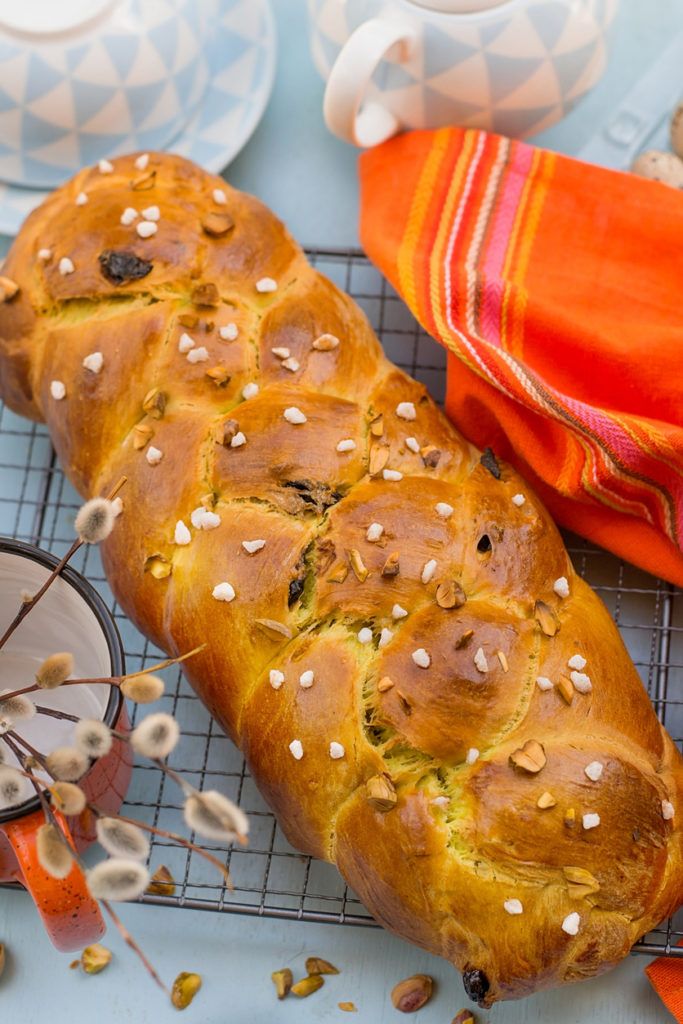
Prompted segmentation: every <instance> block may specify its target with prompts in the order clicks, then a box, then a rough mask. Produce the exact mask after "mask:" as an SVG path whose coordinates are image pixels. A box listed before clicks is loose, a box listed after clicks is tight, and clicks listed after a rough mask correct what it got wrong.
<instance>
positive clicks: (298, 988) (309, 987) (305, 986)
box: [290, 974, 325, 999]
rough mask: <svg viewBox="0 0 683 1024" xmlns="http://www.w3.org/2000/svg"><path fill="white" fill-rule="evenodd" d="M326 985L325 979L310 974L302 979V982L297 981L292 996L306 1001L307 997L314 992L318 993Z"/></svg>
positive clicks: (293, 986) (292, 989)
mask: <svg viewBox="0 0 683 1024" xmlns="http://www.w3.org/2000/svg"><path fill="white" fill-rule="evenodd" d="M324 984H325V979H324V978H322V977H321V976H320V975H319V974H309V975H308V977H307V978H302V979H301V981H297V982H296V984H295V985H292V987H291V989H290V992H291V993H292V995H295V996H299V997H300V998H301V999H305V998H306V996H310V995H312V993H313V992H317V991H318V989H319V988H322V987H323V985H324Z"/></svg>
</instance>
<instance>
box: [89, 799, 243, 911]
mask: <svg viewBox="0 0 683 1024" xmlns="http://www.w3.org/2000/svg"><path fill="white" fill-rule="evenodd" d="M88 807H90V808H91V810H93V811H95V812H96V813H101V811H100V810H99V808H98V807H97V806H96V805H94V804H88ZM112 817H114V818H116V819H117V820H118V821H125V822H127V823H128V824H129V825H137V827H138V828H141V829H143V831H145V832H151V833H152V835H155V836H161V837H162V838H163V839H172V840H173V841H174V842H176V843H179V844H180V845H181V846H184V847H185V849H187V850H192V851H193V852H194V853H198V854H200V856H202V857H204V858H205V859H206V860H207V861H209V863H210V864H213V866H214V867H215V868H217V869H218V871H220V873H221V874H222V875H223V878H224V879H225V882H226V885H227V886H228V889H230V891H231V892H232V890H233V884H232V879H231V878H230V872H229V871H228V869H227V868H226V866H225V864H222V863H221V861H219V860H218V858H217V857H214V856H213V854H211V853H209V852H208V851H207V850H203V849H202V848H201V846H197V845H196V844H195V843H192V842H190V840H189V839H185V838H184V837H183V836H181V835H178V834H177V833H176V832H167V831H166V829H164V828H156V826H154V825H148V824H147V822H146V821H138V820H137V819H136V818H128V817H126V815H125V814H114V815H112Z"/></svg>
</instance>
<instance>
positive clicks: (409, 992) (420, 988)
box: [391, 974, 434, 1013]
mask: <svg viewBox="0 0 683 1024" xmlns="http://www.w3.org/2000/svg"><path fill="white" fill-rule="evenodd" d="M433 989H434V979H433V978H430V976H429V975H428V974H413V976H412V977H411V978H404V979H403V981H399V983H398V985H394V987H393V988H392V990H391V1001H392V1003H393V1004H394V1006H395V1007H396V1009H397V1010H400V1011H401V1013H415V1011H416V1010H420V1009H421V1008H422V1007H423V1006H424V1005H425V1003H428V1002H429V1000H430V999H431V997H432V991H433Z"/></svg>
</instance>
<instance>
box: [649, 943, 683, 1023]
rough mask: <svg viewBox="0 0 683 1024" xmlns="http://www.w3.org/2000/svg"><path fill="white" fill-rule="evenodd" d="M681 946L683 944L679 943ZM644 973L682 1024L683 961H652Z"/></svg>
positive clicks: (661, 958) (658, 958) (660, 958)
mask: <svg viewBox="0 0 683 1024" xmlns="http://www.w3.org/2000/svg"><path fill="white" fill-rule="evenodd" d="M679 945H682V946H683V942H681V943H679ZM645 973H646V974H647V976H648V978H649V979H650V984H651V985H652V987H653V988H654V990H655V992H656V993H657V995H658V996H659V998H660V999H661V1000H662V1002H663V1003H664V1005H665V1006H666V1008H667V1010H668V1011H669V1012H670V1013H671V1014H673V1017H674V1020H676V1021H678V1024H683V960H667V958H666V957H663V956H660V957H657V959H656V960H653V961H652V963H651V964H650V966H649V967H646V968H645Z"/></svg>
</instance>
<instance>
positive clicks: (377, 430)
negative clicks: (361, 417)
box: [370, 413, 384, 437]
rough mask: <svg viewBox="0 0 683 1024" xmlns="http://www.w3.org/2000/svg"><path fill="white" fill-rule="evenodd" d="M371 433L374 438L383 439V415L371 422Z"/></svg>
mask: <svg viewBox="0 0 683 1024" xmlns="http://www.w3.org/2000/svg"><path fill="white" fill-rule="evenodd" d="M370 433H371V434H372V436H373V437H381V436H382V434H383V433H384V416H383V415H382V413H380V414H379V416H375V418H374V420H371V421H370Z"/></svg>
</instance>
